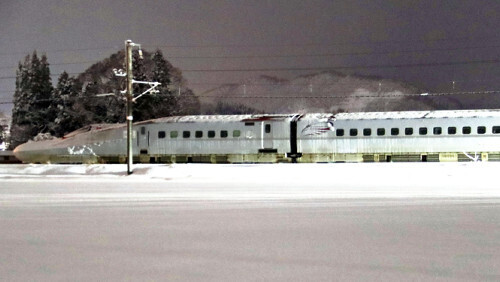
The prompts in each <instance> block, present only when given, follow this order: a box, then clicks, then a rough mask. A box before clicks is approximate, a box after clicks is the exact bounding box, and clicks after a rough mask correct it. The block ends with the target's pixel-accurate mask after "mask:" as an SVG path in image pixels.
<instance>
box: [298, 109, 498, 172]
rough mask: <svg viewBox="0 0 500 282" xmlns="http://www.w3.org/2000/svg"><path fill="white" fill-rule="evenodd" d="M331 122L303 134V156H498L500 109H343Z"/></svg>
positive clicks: (386, 158) (318, 158) (366, 158)
mask: <svg viewBox="0 0 500 282" xmlns="http://www.w3.org/2000/svg"><path fill="white" fill-rule="evenodd" d="M330 123H331V124H333V126H334V128H335V129H334V131H326V130H325V131H324V133H323V134H309V135H307V134H302V136H301V137H300V138H301V139H300V141H299V143H300V144H301V146H300V149H299V150H300V151H301V152H302V160H301V161H312V162H314V161H330V162H343V161H346V162H361V161H461V160H470V159H471V158H472V159H473V158H478V159H482V160H483V161H486V160H488V159H489V160H499V152H500V111H499V110H460V111H409V112H371V113H339V114H336V115H335V116H334V117H333V119H331V120H330ZM299 124H301V122H299ZM307 126H308V125H307V124H306V125H302V128H305V127H307ZM299 129H300V127H299Z"/></svg>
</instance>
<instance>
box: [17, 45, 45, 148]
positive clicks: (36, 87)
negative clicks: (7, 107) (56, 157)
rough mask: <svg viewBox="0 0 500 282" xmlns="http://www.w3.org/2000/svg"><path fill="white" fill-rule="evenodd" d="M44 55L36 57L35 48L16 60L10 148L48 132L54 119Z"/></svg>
mask: <svg viewBox="0 0 500 282" xmlns="http://www.w3.org/2000/svg"><path fill="white" fill-rule="evenodd" d="M52 89H53V87H52V81H51V78H50V69H49V63H48V62H47V57H46V56H45V55H43V56H42V58H41V59H39V58H38V55H37V53H36V51H34V52H33V55H32V56H31V57H30V56H29V55H28V56H26V57H25V59H24V62H23V63H21V62H20V63H19V67H18V70H17V71H16V90H15V93H14V108H13V110H12V129H11V147H12V148H14V147H15V146H17V145H19V144H22V143H24V142H26V141H28V140H29V139H30V138H32V137H34V136H36V135H37V134H38V133H41V132H43V133H45V132H48V130H49V127H48V122H49V121H50V120H52V119H53V116H51V115H50V111H49V105H50V103H51V98H52V97H51V95H52Z"/></svg>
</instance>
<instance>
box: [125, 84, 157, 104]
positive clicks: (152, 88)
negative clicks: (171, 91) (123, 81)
mask: <svg viewBox="0 0 500 282" xmlns="http://www.w3.org/2000/svg"><path fill="white" fill-rule="evenodd" d="M132 83H137V84H148V85H149V86H151V87H150V88H149V89H148V90H146V91H144V92H142V93H141V94H140V95H138V96H137V97H135V98H134V99H132V101H133V102H135V101H136V100H137V99H139V98H141V97H142V96H143V95H146V94H148V93H150V92H151V94H153V93H158V92H159V91H158V90H157V89H155V88H156V87H158V86H159V85H161V83H159V82H148V81H137V80H132Z"/></svg>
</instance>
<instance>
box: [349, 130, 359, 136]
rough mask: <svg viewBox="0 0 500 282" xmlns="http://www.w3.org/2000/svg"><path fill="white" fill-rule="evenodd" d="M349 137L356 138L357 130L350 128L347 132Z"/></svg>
mask: <svg viewBox="0 0 500 282" xmlns="http://www.w3.org/2000/svg"><path fill="white" fill-rule="evenodd" d="M349 135H350V136H358V130H357V129H356V128H351V129H350V130H349Z"/></svg>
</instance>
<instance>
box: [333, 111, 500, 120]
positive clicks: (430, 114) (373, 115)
mask: <svg viewBox="0 0 500 282" xmlns="http://www.w3.org/2000/svg"><path fill="white" fill-rule="evenodd" d="M471 117H500V110H498V109H495V110H454V111H404V112H359V113H338V114H336V115H335V119H337V120H352V119H367V120H368V119H418V118H471Z"/></svg>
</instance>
